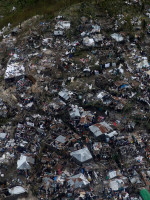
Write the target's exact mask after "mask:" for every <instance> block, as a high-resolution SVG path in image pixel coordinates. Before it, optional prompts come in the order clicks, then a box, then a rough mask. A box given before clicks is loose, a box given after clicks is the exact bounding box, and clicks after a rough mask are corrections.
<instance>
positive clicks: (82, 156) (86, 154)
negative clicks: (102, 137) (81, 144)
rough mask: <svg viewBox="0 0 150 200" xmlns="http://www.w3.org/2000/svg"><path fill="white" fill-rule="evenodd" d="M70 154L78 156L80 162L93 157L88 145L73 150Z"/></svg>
mask: <svg viewBox="0 0 150 200" xmlns="http://www.w3.org/2000/svg"><path fill="white" fill-rule="evenodd" d="M70 155H71V156H72V157H74V158H76V159H77V160H78V161H79V162H86V161H88V160H91V159H92V155H91V153H90V151H89V150H88V148H87V147H85V148H83V149H80V150H77V151H74V152H71V153H70Z"/></svg>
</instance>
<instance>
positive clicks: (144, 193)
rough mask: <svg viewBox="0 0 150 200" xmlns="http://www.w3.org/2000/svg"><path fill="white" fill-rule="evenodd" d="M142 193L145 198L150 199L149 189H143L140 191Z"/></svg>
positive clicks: (145, 199) (144, 199)
mask: <svg viewBox="0 0 150 200" xmlns="http://www.w3.org/2000/svg"><path fill="white" fill-rule="evenodd" d="M140 195H141V197H142V199H143V200H150V193H149V192H148V190H146V189H142V190H141V191H140Z"/></svg>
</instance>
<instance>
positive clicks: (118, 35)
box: [111, 33, 124, 42]
mask: <svg viewBox="0 0 150 200" xmlns="http://www.w3.org/2000/svg"><path fill="white" fill-rule="evenodd" d="M111 37H112V38H113V39H114V40H116V41H117V42H121V41H123V40H124V38H123V37H122V36H121V35H120V34H117V33H113V34H111Z"/></svg>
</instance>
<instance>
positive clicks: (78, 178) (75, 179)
mask: <svg viewBox="0 0 150 200" xmlns="http://www.w3.org/2000/svg"><path fill="white" fill-rule="evenodd" d="M89 183H90V182H89V181H88V180H87V179H86V178H85V176H84V175H83V174H81V173H80V174H77V175H75V176H72V177H70V178H69V180H68V185H70V186H71V187H73V188H75V189H76V188H81V187H85V186H86V185H88V184H89Z"/></svg>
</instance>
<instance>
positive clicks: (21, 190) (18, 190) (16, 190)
mask: <svg viewBox="0 0 150 200" xmlns="http://www.w3.org/2000/svg"><path fill="white" fill-rule="evenodd" d="M8 191H9V193H10V194H11V195H15V194H23V193H25V192H26V190H25V189H24V188H23V187H21V186H16V187H13V188H11V189H8Z"/></svg>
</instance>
